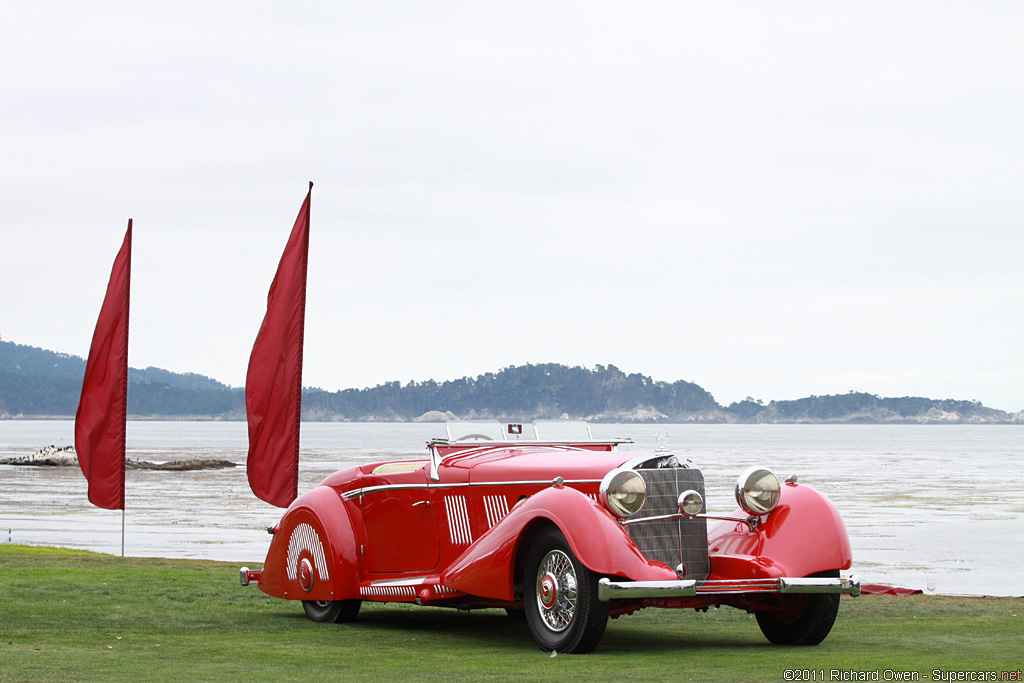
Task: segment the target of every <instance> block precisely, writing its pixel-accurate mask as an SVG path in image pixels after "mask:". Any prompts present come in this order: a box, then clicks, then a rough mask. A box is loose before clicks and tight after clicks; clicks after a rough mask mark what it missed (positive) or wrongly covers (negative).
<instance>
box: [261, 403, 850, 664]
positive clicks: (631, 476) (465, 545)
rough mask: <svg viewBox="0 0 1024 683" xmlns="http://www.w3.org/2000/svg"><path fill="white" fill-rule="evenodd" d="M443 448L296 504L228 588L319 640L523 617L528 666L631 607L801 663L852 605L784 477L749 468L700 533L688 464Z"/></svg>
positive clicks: (584, 449)
mask: <svg viewBox="0 0 1024 683" xmlns="http://www.w3.org/2000/svg"><path fill="white" fill-rule="evenodd" d="M447 431H448V437H447V438H445V439H435V440H433V441H431V442H429V444H428V446H427V449H428V457H426V458H424V459H421V460H407V461H399V462H383V463H374V464H367V465H360V466H357V467H351V468H348V469H343V470H340V471H338V472H335V473H334V474H332V475H331V476H329V477H327V479H325V480H324V481H323V482H322V483H321V484H320V485H319V486H317V487H316V488H314V489H313V490H311V491H308V492H307V493H305V494H303V495H301V496H299V497H298V498H297V499H296V500H295V502H293V503H292V504H291V506H290V507H289V508H288V510H287V511H286V512H285V513H284V516H283V518H282V519H281V521H280V522H279V523H278V524H277V525H275V526H274V528H273V529H272V533H273V534H274V538H273V540H272V541H271V544H270V550H269V551H268V553H267V558H266V561H265V562H264V565H263V569H262V571H250V570H248V569H246V568H244V567H243V568H242V570H241V580H242V584H243V585H248V584H249V583H253V582H255V583H258V585H259V587H260V590H262V591H263V592H265V593H267V594H269V595H272V596H275V597H278V598H284V599H288V600H301V601H302V605H303V607H304V609H305V611H306V614H307V615H308V616H309V618H310V619H312V620H314V621H322V622H346V621H351V620H353V619H355V618H356V615H357V613H358V612H359V607H360V604H361V603H362V601H364V600H371V601H376V602H415V603H416V604H418V605H433V606H439V607H458V608H463V609H465V608H505V609H506V610H509V612H510V613H520V614H521V613H523V612H525V616H526V621H527V623H528V624H529V627H530V631H531V632H532V634H533V637H534V639H535V640H536V642H537V644H538V645H539V646H540V647H541V648H542V649H544V650H557V651H558V652H577V653H583V652H589V651H591V650H593V649H594V647H595V646H597V644H598V641H600V639H601V636H602V635H603V633H604V630H605V625H606V623H607V620H608V617H609V616H612V617H616V616H620V615H624V614H629V613H632V612H635V611H636V610H639V609H641V608H644V607H685V608H694V609H698V610H706V609H707V608H708V607H711V606H718V605H729V606H732V607H737V608H739V609H743V610H746V611H748V612H752V613H753V614H754V615H755V616H756V617H757V623H758V625H759V626H760V627H761V630H762V632H763V633H764V635H765V636H766V637H767V638H768V640H769V641H771V642H772V643H781V644H795V645H815V644H817V643H819V642H821V641H822V640H823V639H824V638H825V636H826V635H828V632H829V630H830V629H831V628H832V624H833V622H834V621H835V618H836V613H837V610H838V607H839V596H840V594H843V593H847V594H850V595H858V594H859V593H860V582H859V581H858V579H857V578H856V577H846V578H844V577H840V575H839V571H840V570H842V569H849V567H850V563H851V553H850V542H849V539H848V537H847V535H846V528H845V527H844V525H843V521H842V519H841V518H840V516H839V513H838V512H837V511H836V508H835V506H834V505H833V504H832V503H831V502H830V501H829V500H828V499H827V498H826V497H825V496H823V495H822V494H820V493H818V492H817V491H815V490H814V489H812V488H810V487H808V486H804V485H802V484H798V483H797V481H796V478H795V477H790V478H788V479H786V481H785V483H784V484H782V485H780V483H779V481H778V480H777V479H776V477H775V476H774V475H773V474H772V473H771V472H769V471H768V470H765V469H761V468H758V467H752V468H750V469H748V470H747V471H745V472H743V473H742V474H741V475H740V476H739V479H738V480H737V483H736V492H735V493H736V500H737V503H738V504H739V507H740V509H738V510H736V511H735V513H733V514H732V515H729V516H711V515H707V514H705V505H704V478H703V476H702V475H701V471H700V470H699V469H698V468H696V467H695V466H693V465H692V464H691V463H690V461H689V460H687V459H686V458H681V457H678V456H676V455H673V454H672V453H671V452H670V451H668V450H666V449H664V448H660V449H658V450H655V451H651V452H647V453H635V452H625V451H620V450H619V448H620V447H623V446H627V445H629V444H631V443H632V442H631V441H629V440H618V441H595V440H592V439H591V438H590V429H589V426H588V425H587V424H586V423H584V422H565V421H550V422H548V421H538V422H536V423H535V424H532V425H530V424H523V425H519V424H500V423H498V422H477V421H473V422H459V423H449V424H448V425H447ZM568 432H574V433H568ZM709 519H710V520H714V521H715V522H717V525H716V526H714V527H713V528H712V529H711V531H710V532H709V531H708V520H709Z"/></svg>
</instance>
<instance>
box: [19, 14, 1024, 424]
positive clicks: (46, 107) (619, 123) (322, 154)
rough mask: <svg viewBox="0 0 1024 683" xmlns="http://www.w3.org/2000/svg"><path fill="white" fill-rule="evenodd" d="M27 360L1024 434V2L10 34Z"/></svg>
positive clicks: (398, 18)
mask: <svg viewBox="0 0 1024 683" xmlns="http://www.w3.org/2000/svg"><path fill="white" fill-rule="evenodd" d="M0 160H2V161H0V174H2V178H0V292H2V296H0V336H2V338H3V339H4V340H5V341H13V342H17V343H20V344H28V345H32V346H39V347H43V348H47V349H52V350H56V351H62V352H66V353H72V354H76V355H80V356H85V355H86V354H87V353H88V349H89V342H90V340H91V337H92V331H93V327H94V325H95V323H96V316H97V315H98V313H99V307H100V303H101V301H102V298H103V293H104V291H105V288H106V284H107V278H108V276H109V273H110V266H111V263H112V261H113V258H114V255H115V254H116V252H117V249H118V247H119V246H120V243H121V239H122V237H123V235H124V230H125V227H126V225H127V219H128V218H133V219H134V221H135V230H134V250H133V272H132V293H131V296H132V309H131V350H130V363H131V365H132V366H133V367H146V366H150V365H153V366H157V367H162V368H167V369H170V370H174V371H179V372H198V373H201V374H205V375H209V376H211V377H214V378H216V379H219V380H221V381H223V382H226V383H229V384H232V385H235V386H238V385H241V384H243V383H244V380H245V370H246V365H247V362H248V357H249V351H250V350H251V348H252V343H253V340H254V339H255V336H256V332H257V330H258V329H259V326H260V322H261V320H262V318H263V314H264V312H265V306H266V293H267V289H268V287H269V285H270V281H271V279H272V277H273V275H274V271H275V269H276V267H277V262H278V259H279V258H280V255H281V250H282V249H283V247H284V244H285V241H286V239H287V236H288V232H289V230H290V229H291V227H292V223H293V222H294V220H295V216H296V214H297V212H298V210H299V206H300V204H301V202H302V199H303V197H304V196H305V193H306V189H307V183H308V181H310V180H312V181H313V182H314V183H315V186H314V188H313V201H312V211H311V216H312V227H311V247H310V259H309V284H308V306H307V311H306V337H305V338H306V346H305V365H304V374H303V383H304V384H305V385H307V386H319V387H322V388H324V389H328V390H337V389H343V388H348V387H364V386H373V385H376V384H379V383H382V382H386V381H393V380H399V381H402V382H403V383H404V382H407V381H409V380H412V379H415V380H424V379H429V378H433V379H437V380H445V379H454V378H458V377H463V376H476V375H478V374H481V373H484V372H490V371H497V370H499V369H501V368H503V367H506V366H509V365H519V364H523V363H542V362H558V363H565V364H569V365H584V366H587V367H592V366H594V365H595V364H604V365H607V364H612V365H616V366H618V367H619V368H621V369H622V370H624V371H626V372H640V373H643V374H646V375H650V376H652V377H654V378H655V379H657V380H665V381H674V380H677V379H686V380H691V381H694V382H697V383H698V384H700V385H701V386H703V387H704V388H706V389H707V390H708V391H710V392H711V393H712V394H713V395H714V396H715V398H716V399H717V400H718V401H719V402H721V403H723V404H728V403H731V402H733V401H737V400H741V399H743V398H744V397H746V396H748V395H750V396H753V397H755V398H760V399H763V400H765V401H768V400H772V399H789V398H799V397H802V396H807V395H811V394H819V395H821V394H830V393H845V392H847V391H850V390H857V391H866V392H870V393H876V394H879V395H883V396H905V395H917V396H927V397H930V398H957V399H976V400H980V401H982V402H983V403H984V404H986V405H989V406H991V407H995V408H1002V409H1004V410H1013V411H1017V410H1021V409H1024V274H1022V273H1024V269H1022V266H1021V262H1022V260H1024V258H1022V257H1024V230H1022V227H1024V220H1022V219H1024V192H1022V184H1024V3H1021V2H1017V1H1015V0H1014V1H1007V2H986V1H983V0H982V1H964V2H941V1H932V0H929V1H927V2H899V1H895V2H893V1H891V0H889V1H886V2H856V3H853V2H850V3H824V2H810V1H807V2H763V1H757V2H742V1H738V2H679V1H671V2H669V1H665V2H629V3H625V2H609V3H605V2H557V1H550V0H547V1H544V2H524V1H519V2H458V3H453V2H428V3H412V2H400V3H399V2H385V1H380V0H374V1H372V2H370V1H368V2H358V3H352V2H344V1H332V2H323V3H302V2H281V1H280V0H275V1H273V2H259V1H246V2H210V1H208V0H207V1H203V2H184V1H181V0H176V1H175V2H173V3H147V2H138V1H137V0H132V1H130V2H109V1H105V0H96V1H94V2H88V3H72V2H46V1H38V0H33V1H32V2H14V1H13V0H2V2H0Z"/></svg>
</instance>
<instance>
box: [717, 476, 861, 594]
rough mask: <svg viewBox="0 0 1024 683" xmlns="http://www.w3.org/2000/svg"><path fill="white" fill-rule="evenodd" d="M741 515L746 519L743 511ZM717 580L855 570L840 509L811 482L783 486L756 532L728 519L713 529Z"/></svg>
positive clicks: (738, 512) (739, 512)
mask: <svg viewBox="0 0 1024 683" xmlns="http://www.w3.org/2000/svg"><path fill="white" fill-rule="evenodd" d="M733 515H734V516H735V517H740V518H746V517H747V515H746V513H744V512H743V511H741V510H737V511H736V512H734V513H733ZM708 550H709V552H710V554H711V574H710V576H708V579H709V580H712V579H734V578H775V577H779V576H810V575H811V574H815V573H817V572H822V571H826V570H830V569H849V568H850V565H851V564H852V562H853V553H852V552H851V550H850V538H849V536H847V534H846V526H845V525H844V524H843V520H842V518H841V517H840V516H839V511H838V510H836V507H835V505H833V504H832V501H830V500H829V499H828V498H826V497H825V496H824V495H822V494H821V493H818V492H817V491H815V490H814V489H812V488H811V487H809V486H802V485H798V486H789V485H786V486H783V487H782V498H781V500H780V501H779V505H778V507H776V508H775V510H774V511H772V513H771V514H769V515H768V516H767V517H766V518H763V519H762V521H761V522H760V524H758V526H757V528H756V529H755V530H754V531H751V530H750V528H749V527H748V526H747V525H746V524H737V523H735V522H723V523H722V524H719V525H718V526H716V527H715V528H713V529H712V530H711V531H710V532H709V533H708Z"/></svg>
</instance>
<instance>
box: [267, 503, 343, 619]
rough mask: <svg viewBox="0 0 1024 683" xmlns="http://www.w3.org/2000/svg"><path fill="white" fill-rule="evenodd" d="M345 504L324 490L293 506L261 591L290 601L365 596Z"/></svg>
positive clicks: (280, 528)
mask: <svg viewBox="0 0 1024 683" xmlns="http://www.w3.org/2000/svg"><path fill="white" fill-rule="evenodd" d="M356 545H357V544H356V539H355V534H354V532H353V527H352V522H351V519H350V518H349V514H348V511H347V510H346V509H345V503H344V502H343V501H342V500H341V497H340V496H338V494H337V493H336V492H335V491H334V489H332V488H330V487H327V486H319V487H317V488H315V489H313V490H311V491H307V492H306V493H304V494H302V495H301V496H299V497H298V498H296V499H295V501H294V502H293V503H292V504H291V506H289V508H288V510H287V511H286V512H285V514H284V517H282V519H281V522H280V524H278V525H277V532H276V533H275V534H274V540H273V541H271V543H270V550H268V551H267V559H266V561H265V562H264V564H263V573H262V574H261V575H260V582H259V587H260V590H262V591H263V592H264V593H267V594H268V595H272V596H274V597H276V598H286V599H289V600H347V599H352V598H357V597H359V556H358V554H357V552H356Z"/></svg>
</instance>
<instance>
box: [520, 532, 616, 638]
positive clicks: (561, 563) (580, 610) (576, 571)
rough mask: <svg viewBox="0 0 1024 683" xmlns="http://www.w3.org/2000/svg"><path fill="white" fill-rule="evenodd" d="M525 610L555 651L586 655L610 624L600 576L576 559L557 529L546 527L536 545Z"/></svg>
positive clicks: (531, 557)
mask: <svg viewBox="0 0 1024 683" xmlns="http://www.w3.org/2000/svg"><path fill="white" fill-rule="evenodd" d="M523 576H524V581H523V583H524V593H525V594H524V595H523V609H524V611H525V612H526V622H527V624H529V626H530V632H531V633H532V634H533V639H534V640H535V641H536V642H537V645H538V646H539V647H540V648H541V649H542V650H546V651H548V652H550V651H551V650H557V651H558V652H565V653H575V654H585V653H587V652H590V651H591V650H593V649H594V648H595V647H597V644H598V642H599V641H600V640H601V636H603V635H604V629H605V626H607V625H608V603H607V602H601V601H600V600H598V599H597V580H598V578H600V577H599V576H598V575H597V574H595V573H594V572H592V571H590V570H589V569H587V568H586V567H584V566H583V564H582V563H581V562H580V561H579V560H578V559H576V556H575V555H574V554H573V552H572V550H571V549H570V548H569V543H568V541H566V540H565V536H564V535H563V534H562V532H561V531H559V530H558V528H557V527H548V528H547V529H545V530H544V531H541V532H540V533H539V534H538V535H537V537H536V538H535V539H534V541H533V545H531V546H530V552H529V554H528V555H527V556H526V572H525V573H524V575H523Z"/></svg>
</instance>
